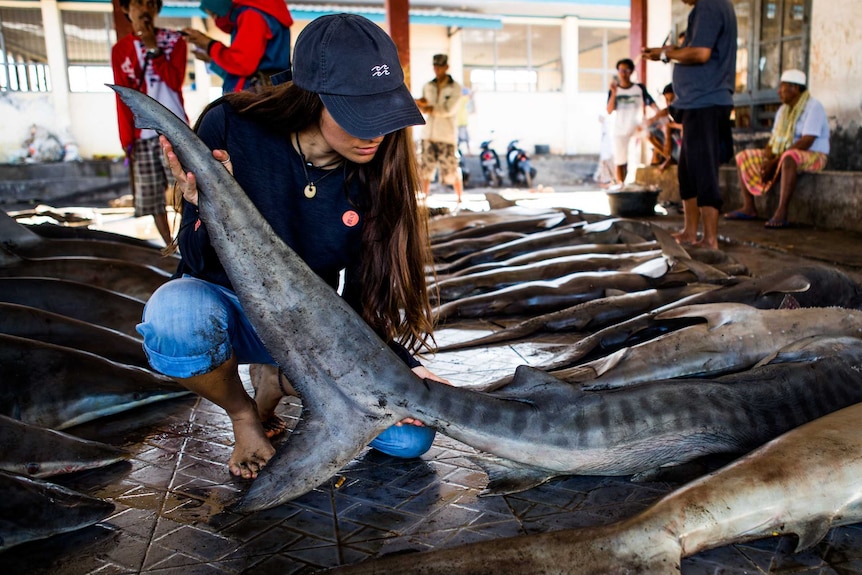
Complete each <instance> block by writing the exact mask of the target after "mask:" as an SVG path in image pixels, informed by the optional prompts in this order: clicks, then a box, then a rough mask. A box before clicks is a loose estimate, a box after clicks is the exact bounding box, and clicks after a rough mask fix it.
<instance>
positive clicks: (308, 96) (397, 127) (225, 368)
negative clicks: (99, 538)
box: [138, 14, 442, 478]
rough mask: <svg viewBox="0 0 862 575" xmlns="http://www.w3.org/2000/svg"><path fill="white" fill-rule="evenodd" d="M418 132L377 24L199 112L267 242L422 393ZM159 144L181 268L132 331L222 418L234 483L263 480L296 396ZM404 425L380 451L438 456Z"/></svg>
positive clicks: (337, 27)
mask: <svg viewBox="0 0 862 575" xmlns="http://www.w3.org/2000/svg"><path fill="white" fill-rule="evenodd" d="M422 123H424V120H423V117H422V114H421V112H420V111H419V109H418V107H417V106H416V103H415V101H414V99H413V96H412V94H411V93H410V90H409V89H408V88H407V86H406V85H405V84H404V74H403V71H402V68H401V64H400V60H399V58H398V51H397V49H396V47H395V43H394V42H393V41H392V39H391V38H390V37H389V36H388V35H387V34H386V32H384V31H383V29H382V28H381V27H380V26H378V25H377V24H375V23H374V22H371V21H370V20H368V19H367V18H363V17H361V16H357V15H352V14H332V15H327V16H322V17H320V18H317V19H315V20H313V21H312V22H311V23H309V24H308V25H307V26H306V27H305V29H304V30H303V31H302V32H301V33H300V34H299V37H298V38H297V40H296V45H295V47H294V65H293V80H292V81H288V82H286V83H284V84H279V85H273V86H269V87H266V88H263V89H261V90H260V91H256V92H253V91H243V92H235V93H232V94H227V95H226V96H225V97H223V98H220V99H219V100H217V101H216V102H214V103H212V104H211V105H210V106H209V107H208V108H207V109H206V110H205V111H204V112H203V114H202V115H201V118H200V120H199V125H198V128H197V133H198V136H199V137H200V139H201V140H202V141H203V142H204V143H205V144H206V145H207V146H209V148H210V149H212V150H213V156H214V157H215V158H216V159H218V160H219V161H221V162H222V163H223V164H224V165H225V167H226V168H227V169H228V170H230V171H231V173H232V174H233V176H234V178H236V181H237V182H238V183H239V185H240V186H241V188H242V189H243V190H244V193H245V194H246V195H247V196H248V198H249V200H251V202H252V203H253V204H254V205H255V207H256V208H257V209H258V210H259V211H260V213H261V215H262V216H263V217H264V218H265V219H266V221H267V222H268V223H269V226H270V227H271V230H272V232H271V233H273V234H275V235H276V236H278V238H280V239H281V240H283V241H284V242H285V243H286V244H287V245H288V246H290V247H291V248H292V249H293V251H294V252H296V254H297V255H298V256H299V257H300V258H302V260H303V261H304V262H305V263H306V264H307V265H308V267H309V268H310V269H311V271H312V272H314V273H316V274H317V275H318V276H319V277H320V278H321V279H322V280H323V281H325V282H327V283H328V284H329V285H330V286H331V287H332V289H333V290H335V289H336V288H340V293H341V295H342V297H343V298H344V299H345V301H346V302H347V303H348V304H349V305H350V306H351V307H353V309H355V310H356V312H357V313H359V315H360V316H361V317H362V318H363V319H364V320H365V321H366V322H367V323H368V324H369V326H370V327H371V328H372V329H373V330H374V331H375V332H376V333H377V334H378V335H379V336H380V337H381V339H382V341H385V342H387V343H388V344H389V346H390V347H391V348H392V349H393V351H395V353H396V354H397V355H398V356H399V357H400V358H401V360H402V361H404V362H405V363H406V364H407V365H409V366H410V367H411V368H412V369H413V371H414V373H416V375H417V376H418V377H417V378H416V381H415V383H416V385H422V380H421V379H420V378H429V377H430V378H431V379H439V378H437V377H436V376H434V375H433V374H431V372H430V371H428V369H427V368H425V367H423V366H422V365H421V364H420V363H419V362H418V361H417V360H416V359H415V358H414V357H413V352H416V351H419V350H421V349H428V348H429V341H430V334H431V333H432V329H433V313H432V310H431V305H430V302H429V298H428V292H427V288H426V281H425V270H426V269H427V266H428V265H430V260H429V259H428V256H427V250H426V249H425V246H426V244H427V236H426V235H425V234H424V233H423V230H424V229H425V228H424V226H423V224H422V221H421V218H422V217H424V216H422V215H421V214H420V210H419V208H418V202H417V199H416V194H417V191H418V190H419V176H418V173H417V170H416V162H415V160H414V157H415V150H414V144H413V140H412V138H411V137H410V131H409V130H408V127H409V126H415V125H418V124H422ZM162 140H163V141H162V145H163V148H164V150H165V152H166V153H167V157H168V161H169V163H170V165H171V170H172V172H173V174H174V176H175V177H176V178H177V182H178V187H179V191H180V192H181V193H182V195H183V204H182V223H181V226H180V231H179V234H178V238H177V240H178V243H179V248H180V254H181V256H182V260H181V263H180V265H179V270H178V272H177V274H176V276H175V277H174V278H173V279H171V281H169V282H167V283H165V284H164V285H162V286H161V287H160V288H159V289H158V290H156V292H155V293H154V294H153V295H152V296H151V297H150V299H149V300H148V302H147V306H146V309H145V311H144V318H143V321H142V323H141V324H139V325H138V332H139V333H140V334H141V335H142V336H143V339H144V348H145V350H146V352H147V357H148V359H149V361H150V364H151V365H152V367H153V368H154V369H155V370H157V371H159V372H161V373H164V374H166V375H169V376H170V377H173V378H174V379H176V380H177V381H178V382H180V383H181V384H182V385H184V386H185V387H186V388H188V389H189V390H191V391H193V392H195V393H197V394H199V395H201V396H202V397H204V398H206V399H208V400H210V401H212V402H213V403H215V404H216V405H218V406H220V407H221V408H222V409H224V410H225V411H226V412H227V414H228V416H229V418H230V421H231V424H232V425H233V431H234V437H235V439H236V443H235V446H234V449H233V453H232V454H231V456H230V460H229V462H228V468H229V470H230V472H231V473H232V474H233V475H237V476H241V477H244V478H253V477H255V476H256V475H257V474H258V472H259V471H260V469H262V468H263V467H264V466H265V465H266V463H267V462H268V461H269V459H270V458H271V457H272V456H273V454H274V453H275V449H274V448H273V446H272V444H271V443H270V441H269V437H271V436H272V435H274V434H277V433H280V432H284V428H285V426H284V422H283V421H280V419H279V418H278V417H277V415H276V413H275V410H276V407H277V406H278V404H279V402H280V401H281V399H282V396H283V394H287V393H289V390H288V389H287V388H286V386H285V385H283V383H284V382H283V379H284V378H283V377H280V376H279V375H278V371H277V369H275V367H274V364H275V361H274V360H273V358H272V356H271V355H270V354H269V352H268V351H267V349H266V348H265V346H264V345H263V342H262V341H261V340H260V338H259V337H258V335H257V333H256V332H255V330H254V327H253V326H252V324H251V322H250V321H249V318H248V317H247V316H246V314H245V312H244V311H243V308H242V305H241V304H240V302H239V298H238V297H237V294H236V293H235V292H234V289H233V286H232V283H231V278H230V277H229V275H228V273H227V271H226V269H225V267H224V266H223V265H222V262H221V261H220V260H219V256H218V253H217V252H216V250H215V249H214V247H213V245H212V243H211V241H210V236H209V232H208V231H207V225H206V222H204V221H202V220H201V219H200V217H199V214H198V208H197V204H198V190H197V186H196V181H195V177H194V174H191V173H186V172H184V171H183V169H182V166H181V165H180V163H179V160H178V159H177V154H176V153H175V152H174V151H173V147H172V145H171V144H170V143H169V142H168V141H167V140H165V139H164V138H163V139H162ZM270 263H271V262H267V261H256V262H239V263H238V262H231V264H232V265H257V266H259V267H265V266H268V265H270ZM308 305H309V306H313V305H315V303H314V302H313V301H309V302H308ZM296 337H297V339H296V340H291V341H285V342H284V345H285V346H287V347H288V348H290V346H293V345H306V346H307V345H314V344H315V342H314V341H310V340H309V339H308V338H309V336H308V335H307V334H297V336H296ZM331 337H332V338H333V339H337V338H343V337H346V335H345V334H342V333H333V334H331ZM302 338H305V339H302ZM356 360H357V361H361V358H356ZM240 364H264V365H270V366H273V369H272V370H271V371H272V373H273V375H274V377H270V378H263V379H261V380H260V381H259V383H260V384H261V385H259V386H258V387H257V388H256V390H255V396H254V399H252V398H251V397H250V396H249V395H248V394H247V393H246V392H245V389H244V387H243V385H242V382H241V380H240V378H239V372H238V366H239V365H240ZM321 368H322V369H326V368H327V366H322V367H321ZM357 369H360V370H361V369H363V366H361V365H359V366H357ZM441 381H442V380H441ZM327 415H330V414H322V416H323V417H326V416H327ZM401 423H406V425H400V424H396V425H394V426H392V427H390V428H389V429H387V430H386V431H384V432H383V433H381V434H380V435H379V436H378V437H377V438H375V439H374V441H373V442H372V443H371V446H372V447H373V448H375V449H377V450H378V451H382V452H384V453H387V454H389V455H393V456H396V457H416V456H419V455H421V454H422V453H424V452H425V451H426V450H428V449H429V448H430V446H431V443H432V442H433V439H434V434H435V431H434V429H432V428H430V427H425V426H423V425H422V424H421V422H418V421H416V420H413V419H412V418H411V419H407V420H405V421H403V422H401Z"/></svg>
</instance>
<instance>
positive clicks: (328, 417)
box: [233, 393, 398, 512]
mask: <svg viewBox="0 0 862 575" xmlns="http://www.w3.org/2000/svg"><path fill="white" fill-rule="evenodd" d="M333 395H334V397H333V398H332V401H330V402H329V405H327V406H326V407H327V410H324V411H322V412H321V411H317V412H313V411H310V410H304V413H303V417H302V419H300V421H299V423H298V424H297V425H296V428H295V429H294V431H293V433H291V435H290V437H289V438H288V439H287V441H285V442H284V443H282V444H281V445H280V446H279V448H278V451H277V452H276V454H275V455H274V456H273V458H272V459H270V460H269V462H268V463H267V465H266V467H265V468H264V469H263V470H262V471H261V472H260V474H259V475H258V476H257V478H256V479H255V480H254V482H253V483H252V484H251V487H250V488H249V490H248V491H247V492H246V494H245V495H244V496H243V497H242V498H241V499H240V500H239V501H238V502H237V503H236V504H235V505H234V506H233V510H236V511H242V512H246V511H257V510H260V509H269V508H271V507H275V506H276V505H280V504H282V503H285V502H287V501H290V500H291V499H295V498H296V497H300V496H301V495H304V494H305V493H308V492H309V491H311V490H312V489H314V488H315V487H317V486H318V485H320V484H321V483H323V482H324V481H326V480H327V479H329V478H330V477H332V476H333V475H335V474H336V473H338V471H339V470H340V469H342V468H343V467H344V466H345V465H347V463H349V462H350V461H351V460H352V459H353V458H355V457H356V456H357V455H359V453H361V452H362V450H363V449H365V447H366V446H367V445H368V443H370V442H371V440H372V439H374V438H375V437H377V436H378V435H379V434H380V433H381V432H383V431H384V430H385V429H387V428H388V427H389V426H390V425H393V424H395V423H396V422H397V421H398V419H397V418H396V417H395V416H394V415H386V416H381V415H371V414H369V413H367V412H354V411H345V409H339V408H338V406H335V405H332V403H335V402H338V400H339V399H342V400H344V399H345V398H343V397H342V396H340V394H337V393H334V394H333ZM315 413H316V415H315ZM339 414H340V415H341V416H339ZM345 414H351V415H350V417H343V415H345Z"/></svg>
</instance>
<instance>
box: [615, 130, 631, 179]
mask: <svg viewBox="0 0 862 575" xmlns="http://www.w3.org/2000/svg"><path fill="white" fill-rule="evenodd" d="M613 143H614V166H616V177H617V182H619V183H620V184H625V183H626V176H627V175H628V156H629V137H628V135H617V134H614V136H613Z"/></svg>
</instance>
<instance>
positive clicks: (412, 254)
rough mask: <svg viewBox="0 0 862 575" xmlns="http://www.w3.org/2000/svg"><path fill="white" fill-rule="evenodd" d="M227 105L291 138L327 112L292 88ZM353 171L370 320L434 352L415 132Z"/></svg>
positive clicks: (396, 137) (397, 137)
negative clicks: (359, 192) (360, 200)
mask: <svg viewBox="0 0 862 575" xmlns="http://www.w3.org/2000/svg"><path fill="white" fill-rule="evenodd" d="M224 99H225V100H227V102H228V103H229V104H230V105H231V106H233V107H234V108H235V109H236V111H237V112H238V113H239V114H243V115H247V116H249V117H251V118H256V119H260V120H262V121H265V122H266V126H267V128H268V129H272V130H277V131H279V132H282V133H284V134H290V133H292V132H299V131H302V130H303V129H305V128H308V127H309V126H312V125H319V123H320V117H321V114H322V112H323V108H324V106H323V102H321V100H320V97H319V96H318V95H317V94H315V93H313V92H308V91H306V90H303V89H302V88H300V87H299V86H296V85H294V84H293V83H292V82H288V83H286V84H283V85H279V86H273V87H271V88H265V89H262V90H260V91H257V92H251V91H246V92H235V93H232V94H227V95H225V96H224ZM215 104H216V102H213V104H211V105H210V106H212V105H215ZM205 113H206V112H204V114H205ZM202 116H203V114H202ZM351 167H352V168H353V170H352V171H351V176H350V177H356V178H358V179H359V183H360V186H361V187H362V189H363V190H365V191H366V192H367V193H366V194H365V197H366V202H367V204H366V205H364V206H363V208H364V210H365V224H364V226H363V231H362V256H361V263H360V270H359V276H360V277H359V279H360V284H361V286H362V287H361V296H362V303H361V305H362V309H361V315H362V318H363V319H364V320H365V321H366V322H368V324H369V325H370V326H371V327H372V328H373V329H374V330H375V331H376V332H377V333H378V334H379V335H380V336H381V337H383V338H384V339H386V340H389V339H394V340H397V341H399V342H401V343H402V344H403V345H404V346H405V347H407V348H408V349H410V350H412V351H420V350H422V349H426V350H429V351H430V350H433V329H434V321H433V314H432V310H431V304H430V302H429V299H428V291H427V284H426V281H425V269H426V266H427V265H428V264H430V262H431V259H430V257H431V256H430V254H431V251H430V247H429V241H428V230H427V221H428V216H427V212H426V209H425V207H424V206H423V205H420V204H419V202H417V201H416V193H417V191H418V190H419V189H420V183H419V175H418V170H417V165H416V155H415V151H414V146H413V139H412V137H411V134H410V129H409V128H404V129H401V130H398V131H396V132H393V133H391V134H388V135H386V136H385V137H384V138H383V142H382V143H381V144H380V148H379V149H378V151H377V154H375V156H374V158H373V159H372V160H371V161H370V162H368V163H367V164H351Z"/></svg>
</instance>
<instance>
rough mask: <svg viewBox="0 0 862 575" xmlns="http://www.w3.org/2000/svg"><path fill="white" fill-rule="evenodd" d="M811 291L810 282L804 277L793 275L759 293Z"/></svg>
mask: <svg viewBox="0 0 862 575" xmlns="http://www.w3.org/2000/svg"><path fill="white" fill-rule="evenodd" d="M809 289H811V280H809V279H808V278H807V277H805V276H804V275H793V276H790V277H788V278H784V279H782V280H780V281H779V282H778V283H776V284H775V285H772V286H770V287H769V289H764V290H763V291H762V292H761V293H764V294H768V293H801V292H806V291H808V290H809Z"/></svg>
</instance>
